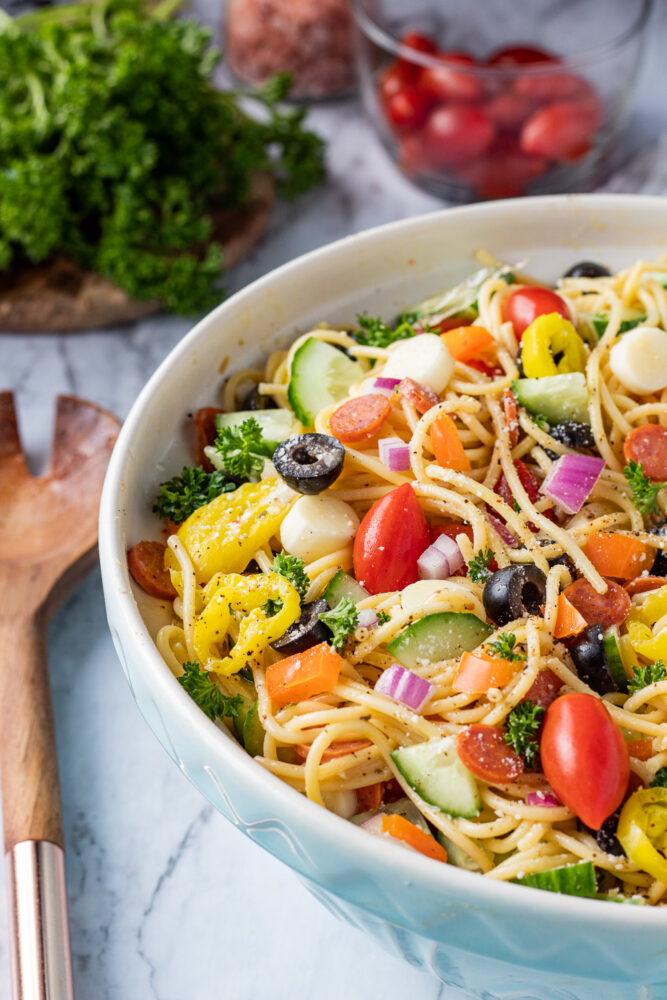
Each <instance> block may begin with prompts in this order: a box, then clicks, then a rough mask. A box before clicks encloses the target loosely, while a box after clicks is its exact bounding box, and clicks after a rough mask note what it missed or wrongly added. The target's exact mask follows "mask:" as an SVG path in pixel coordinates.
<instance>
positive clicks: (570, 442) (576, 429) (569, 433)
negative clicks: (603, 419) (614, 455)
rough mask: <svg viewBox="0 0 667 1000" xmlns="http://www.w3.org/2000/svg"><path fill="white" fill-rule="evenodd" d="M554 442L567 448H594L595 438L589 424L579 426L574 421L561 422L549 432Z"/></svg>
mask: <svg viewBox="0 0 667 1000" xmlns="http://www.w3.org/2000/svg"><path fill="white" fill-rule="evenodd" d="M549 434H551V436H552V438H553V439H554V441H559V442H560V443H561V444H564V445H565V446H566V447H567V448H594V447H595V437H594V436H593V429H592V427H591V426H590V424H579V423H577V422H576V421H575V420H563V422H562V423H560V424H555V425H554V426H553V427H552V428H551V430H550V431H549Z"/></svg>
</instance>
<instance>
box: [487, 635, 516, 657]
mask: <svg viewBox="0 0 667 1000" xmlns="http://www.w3.org/2000/svg"><path fill="white" fill-rule="evenodd" d="M485 646H486V649H488V650H489V652H491V653H492V654H493V656H498V657H500V659H502V660H509V661H510V663H514V662H515V661H517V660H525V659H526V654H525V653H522V652H521V650H518V649H515V646H516V636H515V635H514V632H503V633H502V635H500V636H499V637H498V638H497V639H494V640H493V642H487V643H486V644H485Z"/></svg>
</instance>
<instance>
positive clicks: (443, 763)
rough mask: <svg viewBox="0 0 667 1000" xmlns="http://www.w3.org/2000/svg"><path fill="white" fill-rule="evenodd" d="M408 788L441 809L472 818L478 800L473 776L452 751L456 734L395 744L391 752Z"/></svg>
mask: <svg viewBox="0 0 667 1000" xmlns="http://www.w3.org/2000/svg"><path fill="white" fill-rule="evenodd" d="M391 757H392V760H393V761H394V764H395V765H396V767H397V768H398V770H399V771H400V772H401V774H402V775H403V777H404V778H405V780H406V781H407V782H408V784H409V785H410V787H411V788H414V790H415V791H416V792H417V794H418V795H420V796H421V797H422V799H423V800H424V802H429V803H430V804H431V805H432V806H435V807H436V808H437V809H439V810H440V811H441V812H444V813H448V814H449V815H450V816H464V817H465V818H466V819H472V818H473V817H474V816H477V815H479V813H480V812H481V809H482V800H481V798H480V794H479V789H478V787H477V782H476V781H475V778H474V776H473V775H472V773H471V772H470V771H469V770H468V768H467V767H466V766H465V765H464V764H463V763H462V761H461V759H460V757H459V755H458V753H457V752H456V737H455V736H443V737H442V738H441V739H435V740H429V741H428V742H427V743H417V744H415V745H414V746H409V747H399V749H398V750H394V752H393V753H392V755H391Z"/></svg>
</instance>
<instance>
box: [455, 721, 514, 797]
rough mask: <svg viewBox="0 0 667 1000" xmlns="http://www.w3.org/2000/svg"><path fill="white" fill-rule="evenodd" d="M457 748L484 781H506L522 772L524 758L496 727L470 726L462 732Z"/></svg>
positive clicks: (466, 763)
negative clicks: (509, 744)
mask: <svg viewBox="0 0 667 1000" xmlns="http://www.w3.org/2000/svg"><path fill="white" fill-rule="evenodd" d="M456 750H457V752H458V755H459V757H460V758H461V761H462V762H463V763H464V764H465V766H466V767H467V768H468V770H469V771H472V773H473V774H474V775H476V776H477V777H478V778H481V779H482V781H490V782H492V783H493V784H498V783H500V784H505V782H507V781H516V779H517V778H518V777H519V775H520V774H523V771H524V764H523V760H522V759H521V757H519V755H518V753H516V751H515V750H513V749H512V747H510V746H508V745H507V743H506V742H505V734H504V733H503V731H502V729H498V728H497V727H496V726H483V725H477V726H468V727H467V728H466V729H464V730H463V732H462V733H459V735H458V737H457V739H456Z"/></svg>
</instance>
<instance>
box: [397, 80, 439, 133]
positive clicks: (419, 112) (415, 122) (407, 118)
mask: <svg viewBox="0 0 667 1000" xmlns="http://www.w3.org/2000/svg"><path fill="white" fill-rule="evenodd" d="M431 104H432V101H431V98H430V97H429V95H428V94H427V93H426V91H424V90H422V89H421V87H404V88H403V90H398V91H397V92H396V93H395V94H393V95H392V96H391V97H390V98H389V100H388V101H387V102H386V104H385V112H386V115H387V118H388V119H389V121H390V123H391V124H392V125H393V127H394V128H395V129H396V130H397V131H398V132H414V131H415V129H418V128H419V127H420V126H421V125H423V124H424V122H425V121H426V119H427V117H428V113H429V111H430V109H431Z"/></svg>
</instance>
